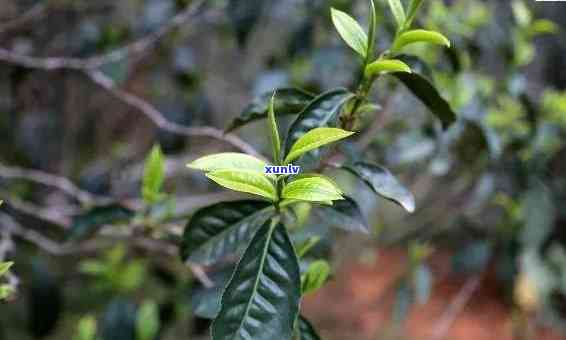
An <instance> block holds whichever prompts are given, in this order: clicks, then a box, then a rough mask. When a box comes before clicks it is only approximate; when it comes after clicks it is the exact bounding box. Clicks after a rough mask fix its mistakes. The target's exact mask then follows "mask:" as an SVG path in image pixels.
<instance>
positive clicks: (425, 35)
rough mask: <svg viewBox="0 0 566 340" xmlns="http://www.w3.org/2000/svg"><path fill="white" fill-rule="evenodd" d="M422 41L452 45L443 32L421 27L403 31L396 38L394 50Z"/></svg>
mask: <svg viewBox="0 0 566 340" xmlns="http://www.w3.org/2000/svg"><path fill="white" fill-rule="evenodd" d="M420 42H425V43H429V44H436V45H442V46H446V47H450V40H448V38H446V37H445V36H444V35H442V34H441V33H438V32H435V31H427V30H420V29H419V30H412V31H407V32H405V33H402V34H401V35H400V36H399V37H398V38H397V39H396V40H395V43H394V44H393V47H392V51H394V52H397V51H400V50H401V49H402V48H403V47H405V46H407V45H410V44H414V43H420Z"/></svg>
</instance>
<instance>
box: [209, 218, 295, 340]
mask: <svg viewBox="0 0 566 340" xmlns="http://www.w3.org/2000/svg"><path fill="white" fill-rule="evenodd" d="M300 285H301V281H300V274H299V264H298V260H297V257H296V255H295V251H294V249H293V245H292V244H291V240H290V239H289V235H288V234H287V230H286V229H285V226H284V225H283V224H280V223H277V224H275V225H274V224H273V221H267V222H266V223H265V224H264V225H263V227H261V229H260V230H259V231H258V232H257V233H256V235H255V236H254V238H253V239H252V241H251V243H250V245H249V247H248V249H246V251H245V253H244V255H243V257H242V259H241V261H240V262H239V263H238V266H237V267H236V270H235V272H234V276H233V277H232V279H231V280H230V283H229V284H228V287H227V288H226V291H225V292H224V294H223V295H222V301H221V306H222V307H221V309H220V313H219V314H218V317H217V318H216V319H215V320H214V322H213V324H212V338H213V340H233V339H241V340H273V339H282V340H291V337H292V335H293V326H294V322H295V320H296V318H297V314H298V311H299V301H300V298H301V287H300Z"/></svg>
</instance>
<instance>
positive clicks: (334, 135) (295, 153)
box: [284, 127, 355, 164]
mask: <svg viewBox="0 0 566 340" xmlns="http://www.w3.org/2000/svg"><path fill="white" fill-rule="evenodd" d="M354 133H355V132H352V131H345V130H342V129H337V128H327V127H320V128H316V129H312V130H310V131H309V132H307V133H306V134H304V135H303V136H302V137H301V138H299V140H297V141H296V142H295V144H293V146H292V147H291V150H290V151H289V153H288V154H287V157H285V161H284V164H289V163H290V162H291V161H293V160H295V159H297V158H299V157H300V156H301V155H303V154H305V153H307V152H309V151H311V150H314V149H317V148H319V147H321V146H323V145H326V144H329V143H333V142H336V141H339V140H341V139H344V138H347V137H349V136H351V135H353V134H354Z"/></svg>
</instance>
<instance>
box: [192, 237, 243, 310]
mask: <svg viewBox="0 0 566 340" xmlns="http://www.w3.org/2000/svg"><path fill="white" fill-rule="evenodd" d="M247 243H249V241H248V242H247ZM233 272H234V267H232V266H229V267H227V268H222V269H220V270H215V271H214V272H212V273H211V274H209V278H210V280H211V281H212V282H213V284H214V285H213V286H212V287H210V288H205V287H202V286H197V287H191V290H190V291H191V306H192V312H193V314H194V315H196V316H198V317H200V318H204V319H214V318H216V316H217V315H218V312H220V299H221V298H222V293H223V292H224V288H225V287H226V286H227V285H228V282H229V281H230V279H231V278H232V273H233Z"/></svg>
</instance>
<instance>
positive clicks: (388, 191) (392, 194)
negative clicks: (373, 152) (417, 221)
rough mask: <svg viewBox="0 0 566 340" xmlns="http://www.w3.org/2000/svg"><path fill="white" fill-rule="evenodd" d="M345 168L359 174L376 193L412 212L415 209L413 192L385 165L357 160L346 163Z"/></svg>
mask: <svg viewBox="0 0 566 340" xmlns="http://www.w3.org/2000/svg"><path fill="white" fill-rule="evenodd" d="M343 169H345V170H348V171H349V172H351V173H352V174H354V175H356V176H358V177H359V178H360V179H361V180H362V181H364V183H366V184H367V185H368V186H369V187H370V188H371V189H372V190H373V191H374V192H375V193H376V194H378V195H381V196H382V197H384V198H386V199H388V200H391V201H393V202H395V203H397V204H399V205H400V206H402V207H403V208H405V210H407V211H408V212H410V213H412V212H413V211H415V198H414V197H413V194H411V192H410V191H409V190H407V189H406V188H405V187H404V186H403V185H401V183H399V181H398V180H397V179H396V178H395V176H393V174H391V172H389V170H387V169H385V168H384V167H381V166H379V165H377V164H372V163H364V162H356V163H354V164H350V165H345V166H344V167H343Z"/></svg>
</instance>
